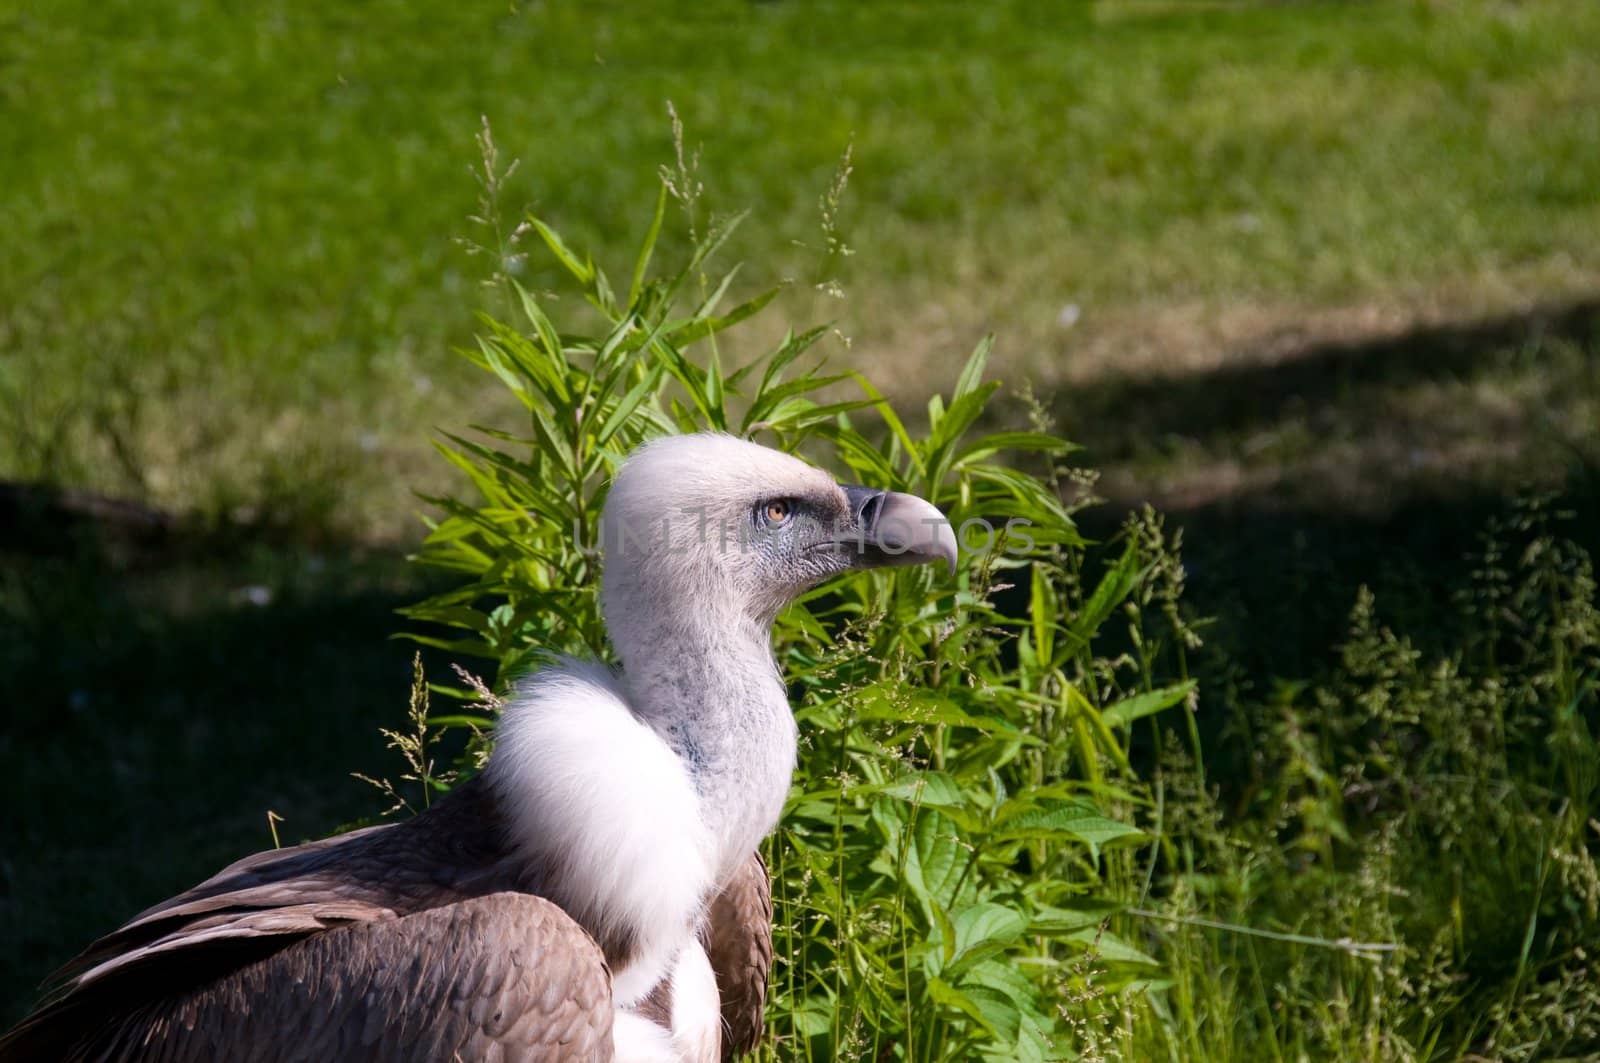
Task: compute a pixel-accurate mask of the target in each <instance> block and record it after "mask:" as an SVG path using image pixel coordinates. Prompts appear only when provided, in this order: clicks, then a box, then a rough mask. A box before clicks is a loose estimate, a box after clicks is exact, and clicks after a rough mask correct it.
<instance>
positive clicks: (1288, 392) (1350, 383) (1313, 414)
mask: <svg viewBox="0 0 1600 1063" xmlns="http://www.w3.org/2000/svg"><path fill="white" fill-rule="evenodd" d="M1563 342H1565V343H1572V344H1576V345H1578V346H1580V347H1583V348H1585V349H1586V353H1587V358H1586V361H1587V363H1588V365H1589V367H1590V368H1591V369H1592V370H1593V371H1594V372H1596V373H1600V298H1591V299H1583V300H1579V301H1575V302H1571V303H1566V304H1562V305H1558V306H1545V307H1538V308H1535V309H1532V310H1529V311H1527V312H1524V313H1519V314H1515V315H1509V316H1504V317H1495V318H1487V319H1483V320H1478V321H1469V322H1455V323H1450V324H1443V325H1429V326H1423V327H1419V328H1416V329H1412V330H1409V331H1406V332H1403V333H1400V334H1398V335H1392V336H1383V337H1378V338H1367V339H1359V340H1350V341H1333V342H1323V343H1317V344H1314V345H1311V346H1295V345H1293V344H1292V343H1289V344H1285V343H1278V344H1271V345H1269V346H1268V349H1267V350H1266V351H1263V352H1257V353H1256V354H1255V355H1254V356H1252V357H1247V358H1243V359H1240V360H1238V361H1237V363H1236V364H1232V365H1228V366H1224V367H1221V368H1217V369H1212V370H1209V371H1206V372H1201V373H1187V374H1182V375H1177V376H1157V377H1141V378H1137V379H1133V378H1127V377H1122V378H1112V379H1108V380H1105V381H1102V382H1100V383H1098V384H1087V385H1083V386H1080V387H1076V388H1074V389H1072V390H1071V391H1070V392H1063V393H1062V394H1061V395H1060V396H1059V398H1058V400H1057V403H1056V414H1057V416H1058V417H1059V418H1060V419H1061V421H1062V427H1063V428H1064V429H1065V430H1066V431H1067V434H1068V435H1069V436H1070V437H1072V438H1074V439H1081V440H1084V441H1092V442H1093V444H1094V453H1095V456H1096V457H1097V459H1098V460H1100V461H1102V462H1111V461H1116V460H1119V459H1121V458H1124V457H1127V456H1128V455H1130V454H1133V453H1135V452H1137V451H1138V449H1139V448H1140V447H1141V445H1143V444H1145V443H1147V442H1148V441H1151V440H1161V439H1164V438H1167V437H1169V436H1173V435H1183V436H1192V437H1208V436H1227V435H1231V434H1234V433H1239V432H1244V431H1248V430H1250V429H1255V428H1260V427H1261V426H1263V425H1266V424H1271V423H1273V422H1275V421H1279V420H1281V419H1283V418H1284V417H1286V416H1305V417H1310V418H1312V419H1316V418H1318V417H1319V416H1326V415H1328V414H1337V413H1338V412H1340V411H1341V410H1343V409H1345V408H1347V407H1349V406H1350V405H1351V404H1353V403H1359V402H1360V401H1361V400H1362V399H1363V398H1367V397H1371V396H1372V395H1374V394H1377V393H1382V392H1397V391H1402V390H1406V389H1409V388H1411V387H1413V386H1415V385H1418V384H1425V383H1428V382H1433V381H1439V380H1459V379H1461V378H1463V377H1468V376H1471V375H1472V374H1474V373H1476V372H1480V371H1483V370H1486V369H1490V368H1493V367H1494V366H1496V365H1498V364H1501V363H1502V362H1503V361H1504V359H1505V358H1506V357H1507V355H1508V353H1509V354H1515V353H1517V352H1520V351H1525V350H1529V349H1538V348H1541V347H1543V346H1546V345H1549V344H1554V343H1563ZM1597 386H1600V385H1597ZM1074 429H1076V430H1078V434H1074Z"/></svg>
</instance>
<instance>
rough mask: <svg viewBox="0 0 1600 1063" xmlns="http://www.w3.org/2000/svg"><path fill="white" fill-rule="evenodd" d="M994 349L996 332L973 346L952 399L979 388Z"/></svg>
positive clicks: (957, 379) (957, 380)
mask: <svg viewBox="0 0 1600 1063" xmlns="http://www.w3.org/2000/svg"><path fill="white" fill-rule="evenodd" d="M993 351H994V334H993V333H990V334H989V335H987V336H985V337H984V338H983V339H981V340H979V341H978V346H977V347H975V348H973V351H972V354H971V355H969V356H968V357H967V364H966V365H965V366H964V367H963V368H962V370H961V375H960V376H959V377H957V378H956V389H955V391H954V392H953V393H952V394H951V396H950V397H951V399H959V398H961V397H962V396H964V395H967V394H969V393H971V392H973V391H976V390H977V387H978V384H979V383H981V382H982V380H983V371H984V369H985V368H987V367H988V365H989V355H990V353H991V352H993Z"/></svg>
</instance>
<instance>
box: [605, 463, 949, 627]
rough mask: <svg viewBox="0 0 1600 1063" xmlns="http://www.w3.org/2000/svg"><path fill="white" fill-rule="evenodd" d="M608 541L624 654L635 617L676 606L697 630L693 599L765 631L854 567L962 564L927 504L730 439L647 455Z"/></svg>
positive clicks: (618, 500) (609, 583) (625, 470)
mask: <svg viewBox="0 0 1600 1063" xmlns="http://www.w3.org/2000/svg"><path fill="white" fill-rule="evenodd" d="M602 541H603V545H604V548H605V556H606V569H605V579H604V591H603V604H604V609H605V614H606V621H607V626H608V627H609V628H610V629H611V631H612V633H613V636H614V638H616V641H617V643H618V646H619V649H622V648H624V647H625V645H626V644H627V642H628V641H629V640H628V639H627V637H626V634H625V633H624V632H625V629H626V628H627V627H628V626H629V625H630V619H631V618H634V617H638V616H641V615H652V614H655V613H657V612H659V611H660V610H662V609H664V608H665V609H669V610H670V611H672V612H673V613H674V615H675V616H676V617H677V618H679V619H680V620H692V619H693V617H692V616H686V615H685V610H684V609H683V603H684V602H686V601H694V602H695V603H696V605H697V607H698V608H697V609H696V610H694V611H692V612H696V613H703V614H704V615H705V616H706V618H707V619H708V620H712V621H713V622H715V623H719V624H722V623H727V622H729V621H730V620H732V619H733V618H735V617H738V618H739V619H743V620H746V621H748V622H751V623H754V624H757V625H763V626H764V625H767V624H770V623H771V622H772V619H773V618H774V617H775V616H776V615H777V614H778V612H779V611H780V610H781V609H782V608H783V607H784V606H785V605H787V604H788V603H789V602H790V601H792V600H793V599H794V598H795V597H796V596H797V595H799V594H800V593H801V592H803V591H805V590H807V589H809V588H811V587H813V586H815V585H817V584H818V583H821V582H822V581H824V580H826V579H828V578H829V577H831V576H835V575H838V574H840V573H842V572H846V571H848V570H850V569H855V568H870V567H877V566H882V565H909V564H921V563H924V562H929V561H943V562H945V564H946V565H947V566H948V567H949V568H950V569H951V570H954V568H955V564H956V538H955V533H954V532H953V531H952V530H951V528H950V524H949V522H948V521H946V520H945V518H944V515H943V514H941V513H940V512H939V511H938V509H936V508H934V507H933V506H932V505H930V504H929V503H927V502H925V501H923V500H922V499H920V498H917V497H915V496H913V495H906V494H900V493H897V492H892V491H880V490H876V489H873V488H868V487H858V486H854V485H849V484H839V483H837V482H836V481H835V480H834V479H833V477H831V476H829V475H828V474H827V473H826V472H823V471H822V470H821V469H818V468H815V467H813V466H811V465H807V464H806V463H805V462H803V461H801V460H800V459H798V458H795V457H792V456H790V455H788V454H784V453H781V452H779V451H776V450H771V449H769V448H767V447H763V446H759V445H757V444H755V443H749V442H746V441H744V440H742V439H737V438H735V437H733V436H729V435H722V434H718V433H701V434H697V435H685V436H668V437H665V438H662V439H658V440H655V441H654V442H651V443H648V444H646V445H645V446H643V447H641V448H640V449H638V450H637V451H635V452H634V453H633V455H632V456H630V457H629V458H628V460H627V461H626V462H625V463H624V464H623V466H622V469H621V471H620V472H619V473H618V474H617V476H616V479H615V480H614V482H613V484H612V487H611V492H610V495H609V498H608V499H607V501H606V506H605V513H604V516H603V518H602ZM619 629H624V630H619ZM618 636H621V637H618Z"/></svg>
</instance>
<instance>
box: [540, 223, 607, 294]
mask: <svg viewBox="0 0 1600 1063" xmlns="http://www.w3.org/2000/svg"><path fill="white" fill-rule="evenodd" d="M528 223H529V224H530V225H532V226H533V228H534V230H535V231H536V232H537V233H538V234H539V237H540V238H541V239H542V240H544V243H545V246H546V247H548V248H549V249H550V252H551V253H552V254H553V255H555V256H556V259H557V261H559V262H560V263H561V264H562V265H563V266H565V267H567V272H568V273H571V274H572V275H573V276H574V277H576V278H577V279H578V283H580V284H583V285H588V284H589V283H590V282H592V281H593V280H594V267H593V266H590V265H587V264H585V263H582V262H579V261H578V256H577V255H575V254H573V253H572V249H571V248H569V247H567V243H566V241H565V240H563V239H561V235H560V234H559V233H557V232H556V231H555V230H554V229H552V228H550V226H548V225H546V224H545V223H544V222H542V221H540V220H539V219H538V218H535V217H532V216H529V218H528Z"/></svg>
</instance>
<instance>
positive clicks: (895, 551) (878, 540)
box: [841, 484, 956, 573]
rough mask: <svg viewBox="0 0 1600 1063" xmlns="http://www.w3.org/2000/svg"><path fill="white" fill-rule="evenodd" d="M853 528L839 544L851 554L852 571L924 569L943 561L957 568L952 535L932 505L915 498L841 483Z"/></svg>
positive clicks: (948, 526)
mask: <svg viewBox="0 0 1600 1063" xmlns="http://www.w3.org/2000/svg"><path fill="white" fill-rule="evenodd" d="M843 487H844V496H845V498H846V499H847V500H848V501H849V504H850V516H851V518H852V521H853V524H854V527H852V528H850V529H849V534H848V536H847V537H846V538H845V539H844V540H843V541H842V543H841V545H844V546H847V547H849V548H850V549H851V550H853V551H854V552H855V558H854V560H853V561H852V567H854V568H878V567H880V566H884V565H922V564H926V563H928V562H930V561H938V560H941V559H942V560H943V561H944V563H945V566H946V567H947V568H948V569H949V571H950V572H952V573H954V572H955V570H956V533H955V531H954V530H952V529H951V527H950V522H949V521H948V520H946V519H945V516H944V514H943V513H940V512H939V511H938V509H936V508H935V507H934V506H933V505H932V504H931V503H928V502H925V501H923V500H922V499H920V498H918V497H917V496H916V495H904V494H900V493H899V492H897V491H879V490H877V489H876V488H872V487H859V486H856V485H855V484H845V485H843Z"/></svg>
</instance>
